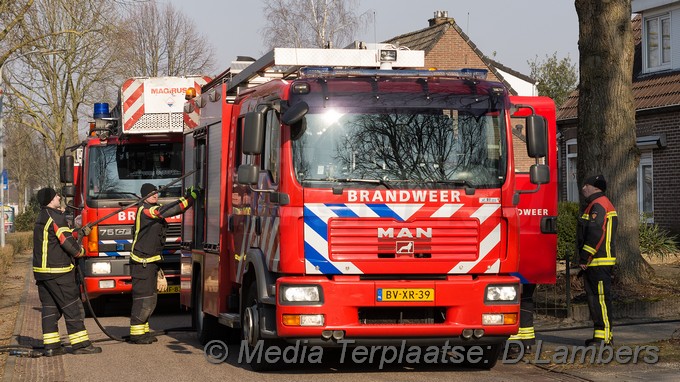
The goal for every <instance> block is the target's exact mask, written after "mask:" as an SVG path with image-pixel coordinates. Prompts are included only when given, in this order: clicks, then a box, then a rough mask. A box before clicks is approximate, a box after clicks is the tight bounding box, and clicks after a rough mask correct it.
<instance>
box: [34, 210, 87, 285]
mask: <svg viewBox="0 0 680 382" xmlns="http://www.w3.org/2000/svg"><path fill="white" fill-rule="evenodd" d="M84 254H85V252H84V250H83V247H82V246H81V245H80V244H78V241H77V240H76V238H74V237H73V230H71V228H69V226H68V223H67V222H66V217H64V213H63V212H61V211H59V210H55V209H53V208H49V207H43V208H41V209H40V213H39V214H38V219H37V220H36V222H35V227H34V228H33V274H34V276H35V279H36V280H47V279H52V278H55V277H57V276H60V275H63V274H64V273H67V272H70V271H71V270H73V268H74V265H73V258H74V257H80V256H83V255H84Z"/></svg>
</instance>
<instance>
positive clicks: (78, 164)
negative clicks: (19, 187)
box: [60, 76, 209, 312]
mask: <svg viewBox="0 0 680 382" xmlns="http://www.w3.org/2000/svg"><path fill="white" fill-rule="evenodd" d="M208 81H209V78H206V77H200V76H190V77H151V78H149V77H145V78H130V79H128V80H126V81H125V82H124V84H123V86H122V88H121V93H120V101H119V104H118V105H117V106H116V107H115V108H114V110H113V111H112V112H111V113H110V112H109V108H108V104H105V103H97V104H95V107H94V115H93V116H94V123H93V124H91V131H90V134H89V135H88V137H87V138H86V139H85V140H84V141H83V142H82V143H81V144H79V145H78V146H76V147H73V148H71V149H72V150H73V151H74V152H75V159H74V157H73V156H72V155H71V153H70V152H67V153H66V154H65V155H64V157H63V159H62V162H61V166H60V167H61V171H60V173H61V181H62V182H64V183H73V184H72V185H69V186H65V187H64V195H65V196H70V197H73V202H72V209H73V211H75V213H74V217H75V221H76V222H77V224H76V225H78V226H85V225H90V228H91V232H90V234H89V235H88V236H87V237H85V238H84V240H83V246H84V248H85V250H86V253H85V257H84V258H83V260H82V261H81V266H80V271H81V272H82V273H83V276H84V279H85V286H86V288H87V292H88V295H89V296H90V298H91V303H92V306H93V309H94V310H95V311H99V312H101V311H102V310H103V309H104V306H105V302H106V301H105V298H106V297H107V296H110V295H114V294H122V293H126V294H127V293H130V291H131V288H132V285H131V279H130V270H129V256H130V248H131V245H132V239H133V237H132V235H133V229H134V223H135V211H136V207H130V208H128V209H126V210H120V211H118V213H116V214H114V215H113V216H111V217H109V218H107V219H105V220H103V221H101V222H98V224H97V225H95V226H91V225H92V224H93V223H95V222H97V221H98V220H99V219H100V218H102V217H105V216H107V215H109V214H111V213H113V212H114V211H117V210H119V209H120V208H121V207H123V206H126V205H130V204H132V203H134V202H135V201H136V200H138V199H139V197H141V196H142V195H139V194H138V193H139V190H140V187H141V186H142V184H144V183H152V184H154V185H156V186H157V187H159V188H160V187H162V186H164V185H166V184H168V183H170V182H172V181H173V180H175V179H176V178H178V177H180V176H181V175H182V131H183V129H184V125H185V124H186V125H187V126H192V125H193V124H195V122H194V119H196V116H195V115H194V114H188V115H184V114H183V113H182V108H183V104H184V101H185V94H186V90H187V89H196V90H197V91H199V92H200V87H201V85H204V84H205V83H207V82H208ZM74 162H75V163H74ZM74 165H75V166H74ZM181 192H182V189H181V184H180V183H179V182H176V184H175V185H174V186H171V187H169V188H168V189H167V190H165V191H164V192H163V193H162V194H161V195H160V202H161V203H162V202H163V200H164V199H172V200H175V199H177V198H178V197H179V196H180V195H181ZM169 221H170V224H169V226H168V230H167V237H166V240H167V244H166V246H165V249H164V251H163V261H162V263H161V268H162V269H163V271H164V272H165V275H166V276H167V277H168V282H169V287H168V290H167V293H178V292H179V264H180V259H179V257H180V253H179V245H180V242H181V239H180V232H181V226H180V222H181V217H180V216H177V217H175V218H172V219H169Z"/></svg>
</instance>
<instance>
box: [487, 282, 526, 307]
mask: <svg viewBox="0 0 680 382" xmlns="http://www.w3.org/2000/svg"><path fill="white" fill-rule="evenodd" d="M518 288H519V285H489V286H487V287H486V293H485V294H484V302H487V303H494V302H503V303H506V302H517V289H518Z"/></svg>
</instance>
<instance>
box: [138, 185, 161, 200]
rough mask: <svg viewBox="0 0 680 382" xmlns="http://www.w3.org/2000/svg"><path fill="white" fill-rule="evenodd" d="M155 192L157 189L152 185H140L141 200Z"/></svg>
mask: <svg viewBox="0 0 680 382" xmlns="http://www.w3.org/2000/svg"><path fill="white" fill-rule="evenodd" d="M156 190H158V188H156V186H154V185H153V184H151V183H144V184H142V190H141V193H142V198H144V197H146V196H147V195H149V194H150V193H151V192H153V191H156Z"/></svg>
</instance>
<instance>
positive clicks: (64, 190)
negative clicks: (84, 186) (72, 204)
mask: <svg viewBox="0 0 680 382" xmlns="http://www.w3.org/2000/svg"><path fill="white" fill-rule="evenodd" d="M61 195H62V196H66V197H69V198H72V197H74V196H76V186H74V185H68V186H62V187H61Z"/></svg>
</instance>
